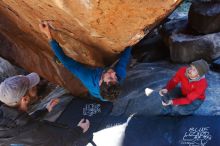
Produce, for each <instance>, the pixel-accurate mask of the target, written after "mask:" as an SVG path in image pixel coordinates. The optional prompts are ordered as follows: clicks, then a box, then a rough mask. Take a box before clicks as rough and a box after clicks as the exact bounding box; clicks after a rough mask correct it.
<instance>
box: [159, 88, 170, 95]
mask: <svg viewBox="0 0 220 146" xmlns="http://www.w3.org/2000/svg"><path fill="white" fill-rule="evenodd" d="M167 92H168V90H167V89H161V90H160V91H159V94H160V96H163V94H166V93H167Z"/></svg>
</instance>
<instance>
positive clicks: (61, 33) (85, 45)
mask: <svg viewBox="0 0 220 146" xmlns="http://www.w3.org/2000/svg"><path fill="white" fill-rule="evenodd" d="M180 2H181V0H166V1H162V0H155V1H150V0H144V1H135V0H114V1H104V0H47V1H44V0H37V1H30V0H20V1H14V0H1V1H0V33H1V34H3V36H4V37H5V38H7V39H8V40H9V42H11V43H12V44H14V46H12V47H8V48H7V47H4V46H1V48H0V54H1V56H3V57H5V58H7V59H9V60H11V61H13V62H15V63H16V64H18V65H20V66H22V67H23V68H25V69H26V70H28V71H35V72H37V73H39V74H40V75H41V76H43V77H45V78H46V79H48V80H50V81H53V82H56V83H58V84H60V85H64V86H65V87H67V88H68V89H69V90H71V92H72V93H74V94H75V95H79V94H81V93H82V92H84V91H85V90H84V89H83V87H82V86H79V81H78V80H77V79H75V78H74V77H73V76H72V75H71V74H70V73H69V72H68V71H67V70H66V69H64V67H62V66H58V65H56V64H55V63H54V62H53V61H52V60H53V53H52V51H51V50H50V48H49V45H48V44H47V41H46V38H45V37H44V36H43V35H42V34H41V33H40V32H39V29H38V24H39V22H40V21H41V20H51V21H53V26H54V36H55V39H56V40H58V41H59V42H60V44H61V46H62V47H64V48H65V49H64V51H65V52H66V54H67V55H69V56H70V57H72V58H74V59H76V60H78V61H80V62H82V63H85V64H89V65H92V66H102V65H106V64H110V63H112V62H113V61H114V60H115V59H116V58H117V56H118V54H119V53H120V52H121V51H123V49H124V48H125V47H126V46H127V45H130V44H134V43H135V42H136V41H138V40H140V39H141V38H143V37H144V35H145V34H147V33H148V31H149V30H151V29H152V28H153V27H154V26H156V25H157V24H159V23H160V22H161V20H163V19H164V18H165V17H166V16H167V15H169V14H170V12H171V11H172V10H174V8H175V7H176V6H177V5H178V4H179V3H180ZM129 42H131V43H130V44H129ZM9 52H10V53H9Z"/></svg>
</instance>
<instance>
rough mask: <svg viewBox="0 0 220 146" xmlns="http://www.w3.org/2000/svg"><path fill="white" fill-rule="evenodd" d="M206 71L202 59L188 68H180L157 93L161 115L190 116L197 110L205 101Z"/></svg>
mask: <svg viewBox="0 0 220 146" xmlns="http://www.w3.org/2000/svg"><path fill="white" fill-rule="evenodd" d="M208 71H209V66H208V64H207V62H206V61H205V60H203V59H201V60H197V61H194V62H192V63H191V64H190V66H189V67H181V68H180V69H179V70H178V71H177V72H176V74H175V75H174V76H173V77H172V79H171V80H170V81H169V82H168V83H167V85H166V87H165V88H164V89H161V90H160V91H159V94H160V95H161V96H162V105H163V106H164V109H163V114H170V115H190V114H192V113H193V112H194V111H195V110H196V109H198V108H199V107H200V105H201V104H202V103H203V101H204V99H205V91H206V89H207V86H208V84H207V80H206V78H205V74H206V73H207V72H208ZM179 85H180V86H179Z"/></svg>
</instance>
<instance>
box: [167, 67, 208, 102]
mask: <svg viewBox="0 0 220 146" xmlns="http://www.w3.org/2000/svg"><path fill="white" fill-rule="evenodd" d="M186 69H187V67H182V68H180V69H179V70H178V71H177V73H176V74H175V75H174V76H173V78H172V79H171V80H170V81H169V82H168V83H167V85H166V89H167V90H168V91H170V90H172V89H173V88H175V87H176V85H177V84H178V83H180V84H181V91H182V95H183V97H178V98H174V99H173V105H186V104H191V103H192V102H193V101H194V100H196V99H201V100H204V99H205V90H206V88H207V86H208V85H207V80H206V79H205V78H202V79H200V80H199V81H192V82H189V79H188V78H187V77H186V76H185V73H186Z"/></svg>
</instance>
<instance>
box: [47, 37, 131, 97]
mask: <svg viewBox="0 0 220 146" xmlns="http://www.w3.org/2000/svg"><path fill="white" fill-rule="evenodd" d="M49 43H50V46H51V48H52V50H53V52H54V53H55V55H56V56H57V58H58V59H59V60H60V61H61V63H62V64H63V65H64V66H65V67H66V68H67V69H68V70H69V71H70V72H71V73H73V74H74V75H75V76H76V77H77V78H79V79H80V81H81V82H82V83H83V85H84V86H85V87H86V88H87V89H88V90H89V93H90V95H91V96H93V97H96V98H98V99H100V100H102V101H106V100H105V99H104V98H103V97H102V96H101V95H100V87H99V81H100V79H101V76H102V73H103V71H104V68H103V67H97V68H89V67H86V66H85V65H83V64H81V63H79V62H77V61H75V60H73V59H72V58H70V57H68V56H67V55H65V53H64V52H63V50H62V48H61V47H60V45H59V44H58V43H57V42H56V41H55V40H51V41H50V42H49ZM130 58H131V47H128V48H126V49H125V50H124V51H123V53H122V54H121V56H120V59H119V61H118V62H117V64H116V65H115V67H114V68H113V69H114V70H115V72H116V75H117V78H118V81H119V83H122V82H123V80H124V79H125V78H126V67H127V64H128V62H129V60H130Z"/></svg>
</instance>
